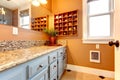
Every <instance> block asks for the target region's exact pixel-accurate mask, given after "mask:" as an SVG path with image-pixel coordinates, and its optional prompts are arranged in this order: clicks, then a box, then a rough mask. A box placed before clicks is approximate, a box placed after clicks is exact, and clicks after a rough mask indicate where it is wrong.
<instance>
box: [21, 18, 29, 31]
mask: <svg viewBox="0 0 120 80" xmlns="http://www.w3.org/2000/svg"><path fill="white" fill-rule="evenodd" d="M29 23H30V21H29V16H23V17H20V25H21V27H22V28H25V29H30V27H29Z"/></svg>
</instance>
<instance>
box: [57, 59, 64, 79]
mask: <svg viewBox="0 0 120 80" xmlns="http://www.w3.org/2000/svg"><path fill="white" fill-rule="evenodd" d="M63 63H64V62H63V59H58V78H59V79H60V77H61V76H62V74H63V71H64V67H63V66H64V65H63Z"/></svg>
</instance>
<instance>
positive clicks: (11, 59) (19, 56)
mask: <svg viewBox="0 0 120 80" xmlns="http://www.w3.org/2000/svg"><path fill="white" fill-rule="evenodd" d="M61 47H63V46H40V47H31V48H27V49H18V50H14V51H6V52H0V71H3V70H6V69H9V68H11V67H13V66H16V65H18V64H21V63H24V62H27V61H29V60H31V59H34V58H36V57H39V56H42V55H44V54H47V53H49V52H51V51H53V50H56V49H59V48H61Z"/></svg>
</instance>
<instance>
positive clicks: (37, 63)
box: [0, 48, 65, 80]
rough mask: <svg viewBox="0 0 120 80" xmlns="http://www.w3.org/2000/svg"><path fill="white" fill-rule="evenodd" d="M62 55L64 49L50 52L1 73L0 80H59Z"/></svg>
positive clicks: (62, 63) (62, 66)
mask: <svg viewBox="0 0 120 80" xmlns="http://www.w3.org/2000/svg"><path fill="white" fill-rule="evenodd" d="M64 54H65V52H64V48H60V49H56V50H53V51H50V52H48V53H46V54H45V55H41V56H39V57H36V58H34V59H32V60H29V61H27V62H24V63H22V64H18V65H16V66H14V67H12V68H9V69H7V70H4V71H1V72H0V80H59V79H60V78H61V75H62V74H63V71H64V68H65V67H64V65H65V61H64V60H65V59H64V58H65V57H64ZM6 65H7V64H6Z"/></svg>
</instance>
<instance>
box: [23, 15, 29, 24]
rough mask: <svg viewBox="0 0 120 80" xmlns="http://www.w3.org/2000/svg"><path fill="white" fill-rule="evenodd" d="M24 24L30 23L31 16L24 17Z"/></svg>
mask: <svg viewBox="0 0 120 80" xmlns="http://www.w3.org/2000/svg"><path fill="white" fill-rule="evenodd" d="M23 24H29V16H24V17H23Z"/></svg>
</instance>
